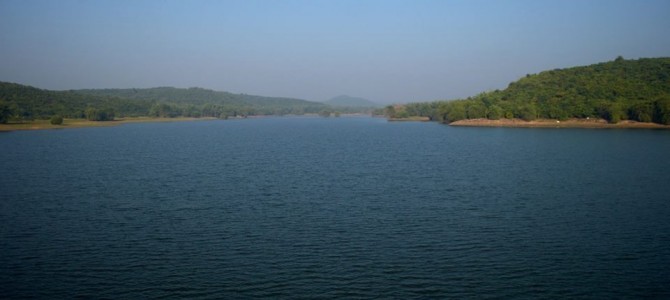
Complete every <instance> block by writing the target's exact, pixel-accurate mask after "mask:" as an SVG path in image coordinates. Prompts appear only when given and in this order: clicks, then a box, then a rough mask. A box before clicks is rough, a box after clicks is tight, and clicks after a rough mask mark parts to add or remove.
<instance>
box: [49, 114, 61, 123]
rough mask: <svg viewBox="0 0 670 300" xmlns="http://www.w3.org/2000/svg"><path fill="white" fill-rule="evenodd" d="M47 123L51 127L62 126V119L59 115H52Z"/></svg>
mask: <svg viewBox="0 0 670 300" xmlns="http://www.w3.org/2000/svg"><path fill="white" fill-rule="evenodd" d="M49 123H51V125H61V124H63V117H61V116H59V115H54V116H53V117H51V119H50V120H49Z"/></svg>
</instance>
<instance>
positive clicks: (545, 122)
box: [449, 119, 670, 129]
mask: <svg viewBox="0 0 670 300" xmlns="http://www.w3.org/2000/svg"><path fill="white" fill-rule="evenodd" d="M449 125H450V126H463V127H517V128H637V129H670V125H662V124H657V123H646V122H637V121H630V120H625V121H621V122H619V123H616V124H612V123H608V122H607V121H606V120H604V119H568V120H565V121H559V120H555V119H537V120H533V121H525V120H521V119H498V120H489V119H466V120H459V121H455V122H451V123H449Z"/></svg>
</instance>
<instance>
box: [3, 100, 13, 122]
mask: <svg viewBox="0 0 670 300" xmlns="http://www.w3.org/2000/svg"><path fill="white" fill-rule="evenodd" d="M12 114H13V111H12V109H11V108H10V107H9V105H8V104H7V103H5V102H4V101H0V124H6V123H7V122H8V121H9V118H11V116H12Z"/></svg>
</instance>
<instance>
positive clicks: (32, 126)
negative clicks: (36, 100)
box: [0, 117, 217, 132]
mask: <svg viewBox="0 0 670 300" xmlns="http://www.w3.org/2000/svg"><path fill="white" fill-rule="evenodd" d="M205 120H217V119H216V118H210V117H205V118H191V117H179V118H156V117H128V118H117V119H114V120H113V121H89V120H86V119H64V120H63V124H62V125H52V124H51V123H50V122H49V120H35V121H32V122H26V123H10V124H0V132H9V131H15V130H45V129H67V128H85V127H108V126H118V125H123V124H130V123H158V122H185V121H205Z"/></svg>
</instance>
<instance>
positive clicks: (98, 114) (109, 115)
mask: <svg viewBox="0 0 670 300" xmlns="http://www.w3.org/2000/svg"><path fill="white" fill-rule="evenodd" d="M84 114H85V115H86V119H87V120H89V121H114V110H113V109H111V108H107V109H97V108H93V107H88V108H86V110H85V112H84Z"/></svg>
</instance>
